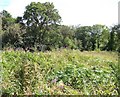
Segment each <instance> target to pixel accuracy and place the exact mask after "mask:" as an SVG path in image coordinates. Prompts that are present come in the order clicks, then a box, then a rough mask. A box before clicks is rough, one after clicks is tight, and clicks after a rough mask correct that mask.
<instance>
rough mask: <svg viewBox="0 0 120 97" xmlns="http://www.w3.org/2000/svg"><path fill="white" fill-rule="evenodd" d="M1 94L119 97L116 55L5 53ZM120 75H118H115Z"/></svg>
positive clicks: (100, 53)
mask: <svg viewBox="0 0 120 97" xmlns="http://www.w3.org/2000/svg"><path fill="white" fill-rule="evenodd" d="M1 63H2V65H3V74H2V77H3V80H2V84H1V85H2V92H3V93H8V94H13V93H15V92H16V93H17V94H25V95H32V94H38V95H45V94H49V95H52V94H64V95H65V94H69V95H70V94H71V95H76V94H77V95H108V94H109V95H118V94H119V74H120V73H119V72H118V67H116V66H118V55H117V53H115V52H80V51H79V50H67V49H63V50H58V51H52V52H44V53H43V52H35V53H30V52H22V51H11V52H8V51H4V52H3V53H2V62H1ZM118 73H119V74H118Z"/></svg>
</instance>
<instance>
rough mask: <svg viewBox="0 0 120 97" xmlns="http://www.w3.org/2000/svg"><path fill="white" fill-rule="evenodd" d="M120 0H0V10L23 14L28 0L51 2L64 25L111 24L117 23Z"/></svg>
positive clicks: (18, 14) (30, 0) (17, 14)
mask: <svg viewBox="0 0 120 97" xmlns="http://www.w3.org/2000/svg"><path fill="white" fill-rule="evenodd" d="M119 1H120V0H0V11H2V10H3V9H5V10H7V11H8V12H9V13H10V14H11V15H12V16H13V17H17V16H23V13H24V11H25V6H27V5H28V4H30V2H42V3H43V2H53V4H54V5H55V8H56V9H57V10H58V11H59V14H60V16H61V17H62V23H61V24H64V25H76V26H77V25H88V26H89V25H94V24H103V25H107V26H112V25H114V24H117V23H118V2H119Z"/></svg>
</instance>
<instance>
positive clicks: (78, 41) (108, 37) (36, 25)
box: [0, 2, 120, 51]
mask: <svg viewBox="0 0 120 97" xmlns="http://www.w3.org/2000/svg"><path fill="white" fill-rule="evenodd" d="M1 14H2V16H1V17H2V29H1V31H0V32H1V34H2V47H3V48H6V47H11V48H16V49H17V48H23V49H24V50H26V49H28V48H29V49H30V48H31V49H34V50H39V51H41V50H43V51H45V50H52V49H57V48H70V49H79V50H81V51H84V50H86V51H94V50H101V51H103V50H107V51H120V48H119V47H120V25H114V26H113V27H110V28H109V27H107V26H106V25H101V24H95V25H93V26H80V25H78V26H67V25H61V20H62V19H61V16H60V15H59V13H58V10H57V9H55V7H54V4H53V3H50V2H45V3H40V2H37V3H36V2H31V3H30V4H29V5H27V6H26V10H25V12H24V14H23V16H21V17H17V18H13V17H12V15H11V14H10V13H9V12H8V11H6V10H3V11H2V12H1Z"/></svg>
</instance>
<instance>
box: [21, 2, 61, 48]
mask: <svg viewBox="0 0 120 97" xmlns="http://www.w3.org/2000/svg"><path fill="white" fill-rule="evenodd" d="M23 19H24V22H25V25H26V26H27V33H26V34H25V35H24V37H25V40H24V41H25V45H29V44H31V45H32V46H35V45H36V44H39V45H41V44H42V45H45V44H48V43H46V42H47V41H45V39H46V38H47V37H48V39H49V36H50V35H48V36H47V34H50V33H52V32H51V31H52V30H53V29H55V28H56V26H57V25H58V24H59V23H60V21H61V17H60V15H59V14H58V11H57V10H56V9H55V8H54V5H53V3H49V2H45V3H40V2H37V3H35V2H31V4H30V5H28V6H26V11H25V12H24V16H23Z"/></svg>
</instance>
